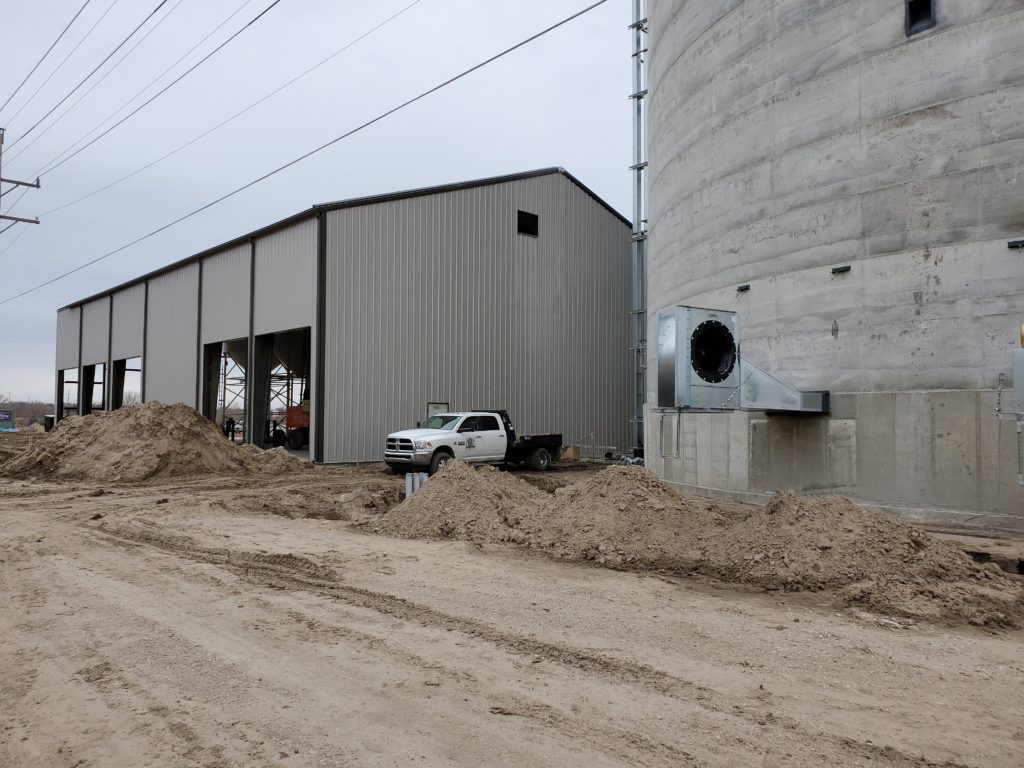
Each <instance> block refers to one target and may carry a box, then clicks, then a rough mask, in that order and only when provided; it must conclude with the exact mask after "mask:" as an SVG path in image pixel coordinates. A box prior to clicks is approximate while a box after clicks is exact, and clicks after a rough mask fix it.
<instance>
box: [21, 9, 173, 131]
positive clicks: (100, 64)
mask: <svg viewBox="0 0 1024 768" xmlns="http://www.w3.org/2000/svg"><path fill="white" fill-rule="evenodd" d="M166 3H167V0H160V2H159V3H157V6H156V8H154V9H153V10H152V11H150V12H149V15H148V16H147V17H146V18H144V19H143V20H142V22H141V23H140V24H139V26H137V27H136V28H135V29H133V30H132V31H131V34H129V35H128V37H126V38H125V39H124V40H122V41H121V42H120V43H118V44H117V47H116V48H115V49H114V50H112V51H111V52H110V53H108V54H107V56H106V58H104V59H103V61H101V62H100V63H99V64H97V65H96V67H95V68H94V69H93V70H92V72H90V73H89V74H88V75H86V76H85V77H83V78H82V81H81V82H80V83H79V84H78V85H76V86H75V87H74V88H72V89H71V90H70V91H68V93H67V95H66V96H65V97H64V98H63V99H61V100H60V101H58V102H57V103H56V104H55V105H54V106H53V107H52V108H51V109H50V111H49V112H47V113H46V114H45V115H43V116H42V117H41V118H39V120H37V121H36V123H35V124H34V125H33V126H32V127H31V128H29V129H28V130H27V131H25V132H23V133H22V134H21V136H19V137H18V139H17V141H13V142H11V146H12V147H13V146H14V145H15V144H17V143H18V142H19V141H21V140H22V139H24V138H25V137H26V136H28V135H29V134H30V133H32V131H34V130H35V129H36V128H38V127H39V125H40V124H41V123H42V122H43V120H45V119H46V118H48V117H49V116H50V115H52V114H53V113H54V112H55V111H56V110H57V108H58V107H60V105H61V104H63V103H64V102H65V101H67V100H68V99H70V98H71V96H72V95H73V94H74V93H75V91H77V90H78V89H79V88H81V87H82V86H83V85H85V83H86V81H87V80H88V79H89V78H90V77H92V76H93V75H95V74H96V72H97V71H98V70H99V68H100V67H102V66H103V65H104V64H106V63H107V62H108V61H110V59H111V57H113V55H114V54H115V53H117V52H118V51H119V50H121V48H122V46H124V44H125V43H127V42H128V41H129V40H131V39H132V38H133V37H134V36H135V33H136V32H138V31H139V30H140V29H142V27H143V25H145V24H146V22H148V21H149V20H150V19H151V18H153V16H154V15H155V14H156V12H157V11H159V10H160V9H161V8H163V7H164V5H166Z"/></svg>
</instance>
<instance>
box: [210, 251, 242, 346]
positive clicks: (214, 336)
mask: <svg viewBox="0 0 1024 768" xmlns="http://www.w3.org/2000/svg"><path fill="white" fill-rule="evenodd" d="M251 251H252V248H251V247H250V246H249V245H240V246H238V247H237V248H232V249H231V250H229V251H225V252H224V253H218V254H217V255H216V256H210V257H209V258H206V259H203V322H202V326H201V327H202V330H201V333H202V337H203V343H204V344H210V343H213V342H217V341H230V340H231V339H243V338H246V337H248V335H249V257H250V255H251Z"/></svg>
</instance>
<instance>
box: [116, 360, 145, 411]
mask: <svg viewBox="0 0 1024 768" xmlns="http://www.w3.org/2000/svg"><path fill="white" fill-rule="evenodd" d="M141 402H142V358H141V357H129V358H127V359H125V360H115V361H114V364H113V365H112V366H111V369H110V409H111V410H112V411H113V410H117V409H118V408H120V407H121V406H124V405H134V404H135V403H141Z"/></svg>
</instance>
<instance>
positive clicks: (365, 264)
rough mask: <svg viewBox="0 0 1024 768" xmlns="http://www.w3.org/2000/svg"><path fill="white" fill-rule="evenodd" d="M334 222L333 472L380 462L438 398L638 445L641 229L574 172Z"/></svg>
mask: <svg viewBox="0 0 1024 768" xmlns="http://www.w3.org/2000/svg"><path fill="white" fill-rule="evenodd" d="M520 209H521V210H526V211H529V212H531V213H536V214H538V215H539V217H540V236H539V237H537V238H532V237H528V236H523V235H519V234H517V232H516V226H517V225H516V212H517V211H518V210H520ZM327 216H328V219H327V246H326V249H327V254H326V255H327V264H326V274H325V281H326V284H325V292H326V317H325V333H326V337H327V344H326V355H325V372H324V376H325V380H324V381H325V386H326V388H327V389H326V397H325V414H324V428H325V435H324V460H325V461H326V462H347V461H369V460H379V459H380V458H381V453H382V450H383V447H382V446H383V439H384V436H385V434H386V433H387V432H389V431H392V430H395V429H400V428H402V427H409V426H411V425H413V424H415V422H416V421H417V420H419V419H422V418H423V417H424V411H425V408H426V404H427V402H428V401H441V402H449V403H450V405H451V407H452V408H453V409H458V408H463V409H465V408H474V407H475V408H487V407H495V408H507V409H508V410H509V411H510V413H511V415H512V418H513V419H514V420H515V422H516V427H517V429H518V430H519V431H520V432H523V433H528V432H537V431H559V432H562V433H563V434H564V436H565V438H566V439H567V440H581V439H582V438H584V437H586V436H588V435H592V436H593V438H592V439H593V441H594V442H596V443H597V444H603V445H615V446H619V447H621V448H625V447H627V446H628V444H629V440H630V437H629V435H630V432H629V421H628V420H629V352H628V347H629V340H628V331H629V326H628V317H629V315H628V312H629V243H630V229H629V227H628V226H627V225H626V224H624V223H623V222H622V221H621V220H620V219H618V218H616V217H615V216H614V215H613V214H611V213H610V212H609V211H607V210H606V209H605V208H604V207H603V206H601V205H600V204H599V203H598V202H596V201H595V200H594V199H593V198H592V197H590V196H589V195H588V194H586V193H585V192H584V191H583V190H581V189H580V188H579V187H578V186H576V185H575V184H573V183H572V182H570V181H569V180H568V179H567V178H566V177H565V176H563V175H561V174H552V175H548V176H542V177H537V178H532V179H525V180H516V181H510V182H505V183H501V184H496V185H492V186H486V187H477V188H473V189H464V190H457V191H451V192H445V193H443V194H435V195H429V196H422V197H415V198H409V199H406V200H399V201H390V202H386V203H380V204H374V205H368V206H363V207H359V208H351V209H346V210H341V211H334V212H330V213H328V214H327Z"/></svg>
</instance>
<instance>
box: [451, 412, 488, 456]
mask: <svg viewBox="0 0 1024 768" xmlns="http://www.w3.org/2000/svg"><path fill="white" fill-rule="evenodd" d="M478 427H479V425H478V423H477V417H476V416H469V417H467V418H465V419H464V420H463V421H462V423H461V424H459V432H458V436H457V439H456V440H455V458H457V459H462V460H463V461H483V459H484V446H483V440H482V433H481V432H480V430H479V428H478Z"/></svg>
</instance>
